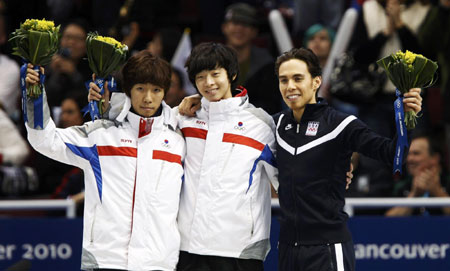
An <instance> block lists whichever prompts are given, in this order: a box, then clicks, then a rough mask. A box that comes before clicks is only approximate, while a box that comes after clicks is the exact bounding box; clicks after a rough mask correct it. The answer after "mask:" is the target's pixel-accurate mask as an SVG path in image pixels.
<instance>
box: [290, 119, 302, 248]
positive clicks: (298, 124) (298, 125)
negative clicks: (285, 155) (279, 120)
mask: <svg viewBox="0 0 450 271" xmlns="http://www.w3.org/2000/svg"><path fill="white" fill-rule="evenodd" d="M299 133H300V123H297V131H296V134H299ZM297 138H298V137H297V136H295V145H294V146H297V145H298V144H297ZM295 155H297V148H296V149H295ZM294 158H295V157H294ZM291 192H292V201H293V202H294V208H295V213H296V214H298V208H297V201H296V200H295V185H294V179H291ZM297 224H298V217H297V215H296V216H295V218H294V227H295V246H297V244H298V243H297V242H298V240H299V238H298V226H297Z"/></svg>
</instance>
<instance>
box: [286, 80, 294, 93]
mask: <svg viewBox="0 0 450 271" xmlns="http://www.w3.org/2000/svg"><path fill="white" fill-rule="evenodd" d="M294 89H295V84H294V81H293V80H289V81H288V84H287V90H289V91H292V90H294Z"/></svg>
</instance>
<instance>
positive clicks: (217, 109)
mask: <svg viewBox="0 0 450 271" xmlns="http://www.w3.org/2000/svg"><path fill="white" fill-rule="evenodd" d="M186 67H187V70H188V74H189V79H190V80H191V82H192V83H193V84H195V86H196V87H197V90H198V91H199V92H200V94H201V95H202V96H203V98H202V108H201V109H200V110H199V111H197V116H196V117H181V118H180V120H179V122H178V123H179V126H180V128H181V130H182V132H183V135H184V137H185V139H186V146H187V153H186V162H185V181H184V183H183V188H182V193H181V201H180V211H179V214H178V224H179V228H180V233H181V253H180V262H179V263H178V266H177V268H178V269H177V270H180V271H188V270H200V269H201V270H211V271H212V270H214V271H216V270H227V271H228V270H229V271H237V270H246V271H249V270H250V271H251V270H262V269H263V260H264V259H265V257H266V255H267V253H268V252H269V249H270V242H269V234H270V221H271V208H270V181H271V180H272V181H275V182H276V181H277V178H276V177H277V174H278V171H277V169H276V165H275V163H274V154H273V152H274V146H275V145H274V144H275V138H274V133H273V131H274V129H275V125H274V123H273V120H272V118H271V117H270V116H269V115H268V114H267V113H266V112H265V111H264V110H262V109H258V108H254V107H253V106H252V105H251V104H250V103H249V99H248V96H247V95H246V91H245V90H243V91H242V92H241V93H240V94H238V95H237V96H236V97H232V92H231V89H234V88H235V85H236V82H237V80H236V79H237V76H238V62H237V57H236V54H235V52H234V51H233V50H232V49H230V48H229V47H226V46H224V45H221V44H215V43H204V44H200V45H198V46H196V47H195V48H194V49H193V50H192V52H191V55H190V57H189V58H188V60H187V62H186Z"/></svg>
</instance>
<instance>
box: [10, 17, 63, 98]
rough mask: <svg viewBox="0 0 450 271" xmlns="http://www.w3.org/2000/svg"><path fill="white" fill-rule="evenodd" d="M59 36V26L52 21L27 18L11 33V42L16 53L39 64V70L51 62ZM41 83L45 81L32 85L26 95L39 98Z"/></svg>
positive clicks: (37, 68) (35, 64)
mask: <svg viewBox="0 0 450 271" xmlns="http://www.w3.org/2000/svg"><path fill="white" fill-rule="evenodd" d="M59 38H60V34H59V26H56V27H55V24H54V23H53V22H52V21H46V20H45V19H44V20H36V19H27V20H26V21H25V22H24V23H22V24H21V25H20V28H19V29H16V31H14V32H13V33H12V34H11V38H10V39H9V42H11V44H12V47H13V54H14V55H17V56H20V57H22V58H23V59H24V61H25V62H30V63H31V64H33V66H37V67H35V69H36V70H37V71H39V67H38V66H43V65H47V64H48V63H50V61H51V59H52V56H53V55H54V54H55V53H56V51H57V50H58V46H59ZM24 69H25V66H24ZM41 81H43V80H41ZM41 84H43V82H40V84H32V85H30V86H29V87H28V88H27V90H26V95H27V96H28V97H31V98H33V99H36V98H38V97H39V96H40V95H41V93H42V89H41Z"/></svg>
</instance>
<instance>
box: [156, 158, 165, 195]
mask: <svg viewBox="0 0 450 271" xmlns="http://www.w3.org/2000/svg"><path fill="white" fill-rule="evenodd" d="M165 164H166V163H165V162H164V161H163V162H162V165H161V171H160V172H159V176H158V179H157V180H156V186H155V192H156V191H158V186H159V180H161V176H162V172H163V170H164V165H165Z"/></svg>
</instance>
